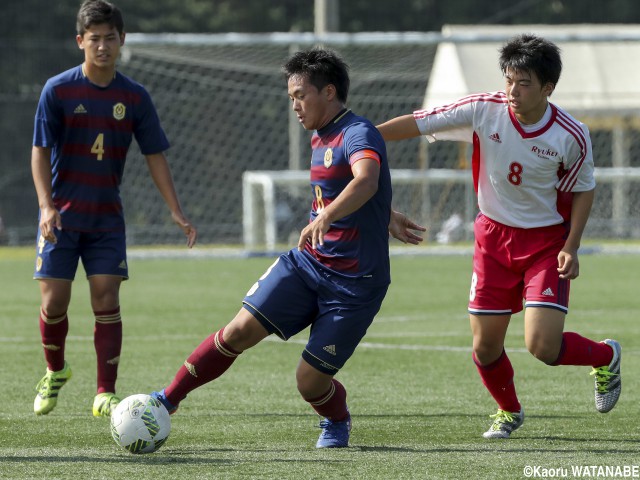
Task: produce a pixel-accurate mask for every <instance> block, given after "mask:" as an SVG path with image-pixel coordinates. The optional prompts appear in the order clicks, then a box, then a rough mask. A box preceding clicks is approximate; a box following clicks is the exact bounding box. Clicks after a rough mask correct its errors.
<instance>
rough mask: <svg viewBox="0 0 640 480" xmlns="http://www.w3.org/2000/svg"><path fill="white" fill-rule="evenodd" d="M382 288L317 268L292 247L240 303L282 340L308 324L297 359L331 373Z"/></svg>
mask: <svg viewBox="0 0 640 480" xmlns="http://www.w3.org/2000/svg"><path fill="white" fill-rule="evenodd" d="M388 288H389V285H376V284H372V283H371V281H370V279H368V278H350V277H345V276H342V275H340V274H337V273H335V272H332V271H330V270H328V269H325V268H322V267H321V266H320V265H319V264H317V263H315V262H314V261H313V260H311V259H310V258H308V257H307V256H306V255H305V254H304V253H302V252H299V251H298V250H297V249H293V250H291V251H290V252H289V253H287V254H284V255H281V256H280V257H279V258H278V259H277V260H276V261H275V263H274V264H273V265H271V266H270V267H269V269H268V270H267V271H266V272H265V274H264V275H262V277H260V279H259V280H258V281H257V282H256V283H255V284H254V285H253V287H251V289H250V290H249V292H248V293H247V295H246V297H245V298H244V300H243V305H244V308H246V309H247V310H248V311H249V312H251V313H252V314H253V315H254V316H255V317H256V319H257V320H258V321H259V322H260V323H261V324H262V325H263V326H264V327H265V328H266V329H267V331H268V332H269V333H275V334H276V335H278V336H279V337H280V338H282V339H283V340H286V339H288V338H290V337H292V336H293V335H295V334H297V333H299V332H301V331H302V330H304V329H305V328H307V327H308V326H311V331H310V333H309V341H308V343H307V345H306V347H305V350H304V352H303V353H302V357H303V358H304V359H305V360H306V361H307V362H308V363H309V364H310V365H312V366H313V367H314V368H316V369H318V370H319V371H321V372H324V373H327V374H329V375H335V374H336V373H337V372H338V370H340V369H341V368H342V367H343V366H344V364H345V363H346V361H347V360H348V359H349V358H350V357H351V355H353V352H354V351H355V349H356V347H357V346H358V344H359V343H360V340H362V338H363V337H364V335H365V333H366V332H367V329H368V328H369V325H371V322H373V318H374V317H375V316H376V314H377V313H378V311H379V310H380V306H381V305H382V300H384V297H385V295H386V293H387V289H388Z"/></svg>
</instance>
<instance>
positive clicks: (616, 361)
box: [591, 338, 622, 413]
mask: <svg viewBox="0 0 640 480" xmlns="http://www.w3.org/2000/svg"><path fill="white" fill-rule="evenodd" d="M602 343H606V344H607V345H609V346H610V347H611V348H612V349H613V358H612V359H611V363H610V364H609V365H605V366H604V367H598V368H594V369H593V370H591V375H593V376H595V377H596V380H595V391H596V410H598V411H599V412H600V413H607V412H609V411H610V410H611V409H613V407H615V406H616V403H618V398H620V391H621V389H622V380H621V377H620V363H621V360H622V348H621V347H620V344H619V343H618V342H616V341H615V340H610V339H608V338H607V339H606V340H603V341H602Z"/></svg>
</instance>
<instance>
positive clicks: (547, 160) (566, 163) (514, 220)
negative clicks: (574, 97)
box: [413, 92, 595, 228]
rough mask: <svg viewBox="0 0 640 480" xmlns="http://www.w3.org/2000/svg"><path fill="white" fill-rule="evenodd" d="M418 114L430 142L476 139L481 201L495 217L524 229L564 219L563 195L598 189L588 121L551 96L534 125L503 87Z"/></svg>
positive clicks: (475, 161)
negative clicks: (526, 123) (525, 122)
mask: <svg viewBox="0 0 640 480" xmlns="http://www.w3.org/2000/svg"><path fill="white" fill-rule="evenodd" d="M413 116H414V118H415V120H416V123H417V126H418V128H419V129H420V132H421V133H422V134H423V135H426V136H427V138H428V140H429V141H430V142H435V141H436V140H456V141H464V142H469V143H472V144H473V160H472V166H473V178H474V185H475V188H476V192H477V195H478V206H479V208H480V211H481V212H482V213H483V214H485V215H486V216H487V217H489V218H491V219H492V220H495V221H496V222H499V223H502V224H504V225H509V226H512V227H519V228H536V227H544V226H549V225H556V224H559V223H562V222H564V221H565V220H566V218H564V217H563V214H562V213H561V209H559V206H558V203H559V200H558V199H559V197H561V196H563V195H562V194H564V193H571V192H584V191H589V190H592V189H594V188H595V179H594V173H593V171H594V166H593V152H592V149H591V139H590V137H589V130H588V128H587V126H586V125H584V124H583V123H581V122H579V121H578V120H576V119H575V118H573V117H572V116H570V115H569V114H568V113H566V112H565V111H564V110H562V109H560V108H558V107H557V106H555V105H553V104H551V103H549V106H548V108H547V112H546V114H545V116H544V117H543V119H542V121H541V122H540V123H538V124H536V125H535V128H534V129H533V130H530V129H526V130H525V128H524V127H523V126H522V125H521V124H520V122H518V120H517V119H516V117H515V115H514V114H513V113H512V112H511V110H510V108H509V105H508V101H507V97H506V94H505V93H504V92H494V93H482V94H477V95H470V96H467V97H464V98H461V99H460V100H458V101H456V102H454V103H451V104H449V105H444V106H441V107H437V108H433V109H430V110H429V109H427V110H417V111H415V112H414V113H413ZM565 197H566V195H565ZM559 210H560V211H559Z"/></svg>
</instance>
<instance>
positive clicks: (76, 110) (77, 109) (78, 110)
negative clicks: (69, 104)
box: [73, 104, 87, 113]
mask: <svg viewBox="0 0 640 480" xmlns="http://www.w3.org/2000/svg"><path fill="white" fill-rule="evenodd" d="M73 113H87V109H86V108H84V105H82V104H80V105H78V106H77V107H76V109H75V110H74V111H73Z"/></svg>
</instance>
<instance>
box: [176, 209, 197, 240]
mask: <svg viewBox="0 0 640 480" xmlns="http://www.w3.org/2000/svg"><path fill="white" fill-rule="evenodd" d="M171 218H173V221H174V222H176V223H177V224H178V226H179V227H180V228H181V229H182V231H183V232H184V234H185V235H186V236H187V247H189V248H191V247H193V246H194V245H195V244H196V240H197V239H198V230H197V229H196V227H195V225H193V224H192V223H191V222H190V221H189V220H187V219H186V218H185V217H184V216H183V215H180V214H177V213H172V214H171Z"/></svg>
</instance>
